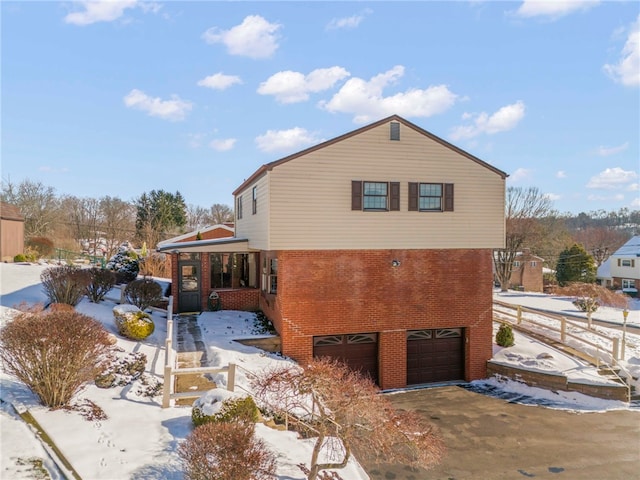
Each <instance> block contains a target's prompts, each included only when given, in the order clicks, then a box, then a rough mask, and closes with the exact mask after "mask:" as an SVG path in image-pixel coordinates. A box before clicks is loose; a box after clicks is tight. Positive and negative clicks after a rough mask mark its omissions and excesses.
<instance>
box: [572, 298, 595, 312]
mask: <svg viewBox="0 0 640 480" xmlns="http://www.w3.org/2000/svg"><path fill="white" fill-rule="evenodd" d="M571 303H573V304H574V305H575V307H576V308H577V309H578V310H580V311H581V312H588V313H593V312H595V311H596V310H598V307H599V306H600V304H599V303H598V302H597V301H596V300H594V299H591V298H578V299H577V300H574V301H573V302H571Z"/></svg>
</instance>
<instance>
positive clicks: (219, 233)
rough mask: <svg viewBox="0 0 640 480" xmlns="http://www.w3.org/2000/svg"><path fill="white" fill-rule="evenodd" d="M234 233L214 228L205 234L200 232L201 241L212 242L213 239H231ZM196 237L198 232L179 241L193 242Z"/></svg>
mask: <svg viewBox="0 0 640 480" xmlns="http://www.w3.org/2000/svg"><path fill="white" fill-rule="evenodd" d="M233 235H234V233H233V232H230V231H229V230H227V229H226V228H214V229H213V230H209V231H207V232H200V237H202V238H201V240H213V239H215V238H228V237H233ZM197 236H198V232H196V233H194V234H193V235H191V236H190V237H187V238H183V239H182V240H180V241H181V242H194V241H195V240H196V237H197Z"/></svg>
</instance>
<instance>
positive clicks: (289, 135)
mask: <svg viewBox="0 0 640 480" xmlns="http://www.w3.org/2000/svg"><path fill="white" fill-rule="evenodd" d="M322 141H323V139H321V138H318V137H317V136H316V135H315V134H313V133H311V132H308V131H307V130H306V129H304V128H300V127H294V128H291V129H289V130H267V133H265V134H264V135H260V136H258V137H256V144H257V145H258V148H259V149H260V150H261V151H263V152H295V151H297V150H301V149H302V148H304V147H308V146H311V145H314V144H316V143H320V142H322Z"/></svg>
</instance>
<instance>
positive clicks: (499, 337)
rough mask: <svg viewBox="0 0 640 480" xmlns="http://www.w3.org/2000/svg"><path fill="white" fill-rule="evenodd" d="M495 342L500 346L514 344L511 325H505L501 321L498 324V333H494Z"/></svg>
mask: <svg viewBox="0 0 640 480" xmlns="http://www.w3.org/2000/svg"><path fill="white" fill-rule="evenodd" d="M496 344H498V345H500V346H501V347H512V346H513V345H515V340H514V338H513V329H512V328H511V325H507V324H505V323H503V324H502V325H500V328H499V329H498V333H496Z"/></svg>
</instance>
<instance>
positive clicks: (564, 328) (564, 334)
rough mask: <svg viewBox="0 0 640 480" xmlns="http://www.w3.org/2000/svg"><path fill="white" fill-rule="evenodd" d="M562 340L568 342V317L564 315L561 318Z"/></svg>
mask: <svg viewBox="0 0 640 480" xmlns="http://www.w3.org/2000/svg"><path fill="white" fill-rule="evenodd" d="M560 341H561V342H562V343H567V319H566V318H564V317H562V318H560Z"/></svg>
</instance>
